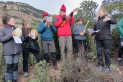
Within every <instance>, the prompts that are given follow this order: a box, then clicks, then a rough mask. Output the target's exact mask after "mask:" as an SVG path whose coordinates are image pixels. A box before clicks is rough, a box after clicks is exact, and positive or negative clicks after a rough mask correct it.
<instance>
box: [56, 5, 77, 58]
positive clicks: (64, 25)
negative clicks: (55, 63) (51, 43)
mask: <svg viewBox="0 0 123 82" xmlns="http://www.w3.org/2000/svg"><path fill="white" fill-rule="evenodd" d="M76 10H77V8H76V9H74V10H73V11H72V12H71V13H70V15H69V16H67V15H66V7H65V5H64V4H63V5H62V6H61V9H60V12H59V15H57V16H56V18H55V22H54V26H55V27H56V28H58V30H57V31H58V32H57V35H58V37H59V46H60V53H61V59H62V60H63V59H64V58H65V47H66V49H67V52H68V54H67V56H71V55H72V32H71V26H72V25H73V24H74V17H73V14H74V12H75V11H76Z"/></svg>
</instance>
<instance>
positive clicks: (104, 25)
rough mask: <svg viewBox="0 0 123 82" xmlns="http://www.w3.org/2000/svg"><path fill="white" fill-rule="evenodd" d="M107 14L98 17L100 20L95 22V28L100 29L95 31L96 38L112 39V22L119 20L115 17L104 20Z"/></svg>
mask: <svg viewBox="0 0 123 82" xmlns="http://www.w3.org/2000/svg"><path fill="white" fill-rule="evenodd" d="M104 18H105V16H103V17H101V18H99V19H98V21H97V22H96V23H95V24H94V30H95V31H97V30H100V31H99V32H97V33H95V39H96V40H106V39H111V31H110V29H111V28H110V24H116V23H117V21H116V20H115V19H112V18H111V20H109V21H106V22H104V21H103V20H104Z"/></svg>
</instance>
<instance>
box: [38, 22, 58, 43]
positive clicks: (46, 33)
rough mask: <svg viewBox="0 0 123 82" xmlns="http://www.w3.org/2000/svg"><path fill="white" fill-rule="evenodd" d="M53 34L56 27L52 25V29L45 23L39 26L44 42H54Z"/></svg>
mask: <svg viewBox="0 0 123 82" xmlns="http://www.w3.org/2000/svg"><path fill="white" fill-rule="evenodd" d="M53 32H56V28H55V27H54V25H50V28H49V27H48V26H45V22H41V23H40V24H39V25H38V33H39V34H40V36H41V39H42V40H46V41H51V40H54V39H53Z"/></svg>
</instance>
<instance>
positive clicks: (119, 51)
mask: <svg viewBox="0 0 123 82" xmlns="http://www.w3.org/2000/svg"><path fill="white" fill-rule="evenodd" d="M121 42H123V39H120V47H119V49H118V58H122V54H123V45H122V44H121Z"/></svg>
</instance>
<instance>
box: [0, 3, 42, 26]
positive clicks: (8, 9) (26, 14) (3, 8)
mask: <svg viewBox="0 0 123 82" xmlns="http://www.w3.org/2000/svg"><path fill="white" fill-rule="evenodd" d="M42 12H43V10H39V9H36V8H35V7H33V6H31V5H29V4H26V3H21V2H13V1H6V2H4V1H0V14H1V15H3V14H5V15H7V16H13V17H14V18H15V19H16V22H17V23H18V24H20V22H21V21H22V19H30V20H32V22H33V23H35V22H39V21H41V20H42V16H41V13H42Z"/></svg>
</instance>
